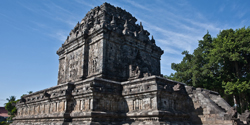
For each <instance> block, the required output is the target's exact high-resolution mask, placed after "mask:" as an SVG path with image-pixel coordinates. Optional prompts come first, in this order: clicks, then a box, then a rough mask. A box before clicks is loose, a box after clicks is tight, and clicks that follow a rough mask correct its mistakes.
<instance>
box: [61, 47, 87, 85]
mask: <svg viewBox="0 0 250 125" xmlns="http://www.w3.org/2000/svg"><path fill="white" fill-rule="evenodd" d="M83 51H84V50H83V47H81V48H78V49H76V50H74V51H73V52H70V53H68V54H67V55H66V62H65V63H66V69H65V77H66V82H74V81H76V80H78V79H79V78H80V77H82V76H83V62H84V61H83Z"/></svg>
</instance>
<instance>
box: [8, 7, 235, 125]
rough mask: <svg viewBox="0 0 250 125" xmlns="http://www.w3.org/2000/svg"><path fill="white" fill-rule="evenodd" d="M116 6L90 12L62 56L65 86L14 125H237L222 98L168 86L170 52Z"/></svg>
mask: <svg viewBox="0 0 250 125" xmlns="http://www.w3.org/2000/svg"><path fill="white" fill-rule="evenodd" d="M136 21H137V19H136V18H135V17H133V16H132V15H131V14H130V13H128V12H126V11H125V10H123V9H121V8H119V7H114V6H112V5H110V4H108V3H104V4H102V5H101V6H97V7H95V8H94V9H92V10H90V11H89V12H88V13H87V14H86V16H85V17H84V18H83V19H82V21H81V22H78V23H77V24H76V26H75V27H74V28H73V29H72V30H71V32H70V33H69V36H68V37H67V39H66V40H65V42H64V43H63V44H62V46H61V47H60V48H59V50H58V51H57V54H58V55H59V71H58V83H57V85H56V86H54V87H51V88H47V89H44V90H41V91H38V92H35V93H32V94H29V95H26V96H23V97H22V98H21V99H20V102H18V103H17V105H16V107H17V116H16V117H15V118H14V119H15V120H14V122H13V123H12V125H39V124H44V125H85V124H86V125H111V124H112V125H130V124H132V125H201V124H204V125H232V124H234V122H235V120H232V119H233V118H235V110H233V109H232V108H231V106H230V105H228V103H227V102H226V101H225V100H224V99H222V98H221V97H220V95H219V94H218V93H217V92H214V91H210V90H206V89H202V88H194V87H192V86H187V85H185V84H184V83H180V82H176V81H172V80H169V79H166V78H163V77H162V75H161V72H160V59H161V55H162V54H163V50H161V48H160V47H158V46H156V43H155V40H154V38H153V37H152V38H151V39H150V38H149V35H150V33H149V32H148V31H147V30H145V29H144V28H143V26H142V24H140V25H138V24H136Z"/></svg>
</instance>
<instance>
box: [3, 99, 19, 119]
mask: <svg viewBox="0 0 250 125" xmlns="http://www.w3.org/2000/svg"><path fill="white" fill-rule="evenodd" d="M6 100H7V101H8V103H5V109H6V110H7V111H8V115H10V117H9V118H8V119H7V120H10V121H11V120H12V118H13V117H14V116H15V115H16V113H17V109H16V107H15V104H16V103H17V101H18V100H16V97H15V96H10V97H9V98H7V99H6Z"/></svg>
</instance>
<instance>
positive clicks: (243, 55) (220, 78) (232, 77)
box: [166, 27, 250, 111]
mask: <svg viewBox="0 0 250 125" xmlns="http://www.w3.org/2000/svg"><path fill="white" fill-rule="evenodd" d="M182 54H183V55H184V57H183V60H182V61H181V62H180V63H177V64H176V63H172V65H171V68H172V69H173V70H175V71H176V73H174V74H171V75H170V76H166V77H167V78H169V79H172V80H176V81H180V82H185V83H186V84H188V85H192V86H195V87H202V88H206V89H211V90H214V91H218V92H219V93H220V94H221V95H222V96H226V95H225V94H227V95H230V96H233V95H234V96H236V100H237V103H238V104H239V105H240V108H241V111H243V110H244V109H247V108H248V106H250V103H249V102H250V99H249V96H250V92H249V91H250V74H249V73H250V28H249V27H248V28H245V27H243V28H240V29H236V30H233V29H228V30H223V31H221V32H220V33H219V34H218V35H217V37H216V38H212V37H211V35H210V34H209V33H208V32H207V34H205V35H204V37H203V40H200V41H199V45H198V47H197V48H196V49H195V50H194V52H193V53H192V54H189V53H188V52H187V51H184V52H182Z"/></svg>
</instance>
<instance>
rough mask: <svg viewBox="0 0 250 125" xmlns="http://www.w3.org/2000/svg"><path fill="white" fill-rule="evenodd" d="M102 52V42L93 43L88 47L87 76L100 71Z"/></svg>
mask: <svg viewBox="0 0 250 125" xmlns="http://www.w3.org/2000/svg"><path fill="white" fill-rule="evenodd" d="M102 52H103V51H102V42H95V43H93V44H91V45H89V58H88V75H93V74H95V73H98V72H100V71H101V65H102Z"/></svg>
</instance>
